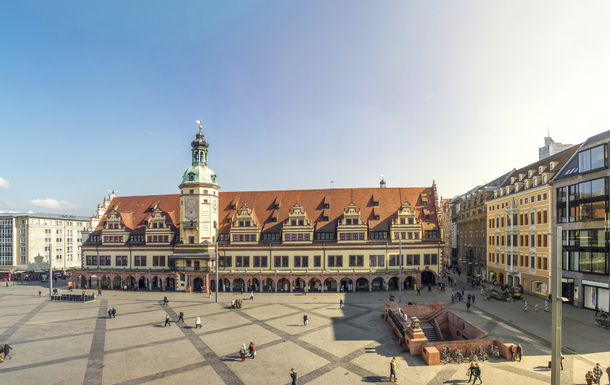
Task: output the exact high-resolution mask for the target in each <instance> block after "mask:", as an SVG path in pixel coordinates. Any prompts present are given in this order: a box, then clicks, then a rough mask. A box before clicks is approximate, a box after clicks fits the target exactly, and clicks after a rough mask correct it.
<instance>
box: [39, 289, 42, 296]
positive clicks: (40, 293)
mask: <svg viewBox="0 0 610 385" xmlns="http://www.w3.org/2000/svg"><path fill="white" fill-rule="evenodd" d="M40 297H42V291H40V290H38V298H40Z"/></svg>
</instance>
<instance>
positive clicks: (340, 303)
mask: <svg viewBox="0 0 610 385" xmlns="http://www.w3.org/2000/svg"><path fill="white" fill-rule="evenodd" d="M339 309H343V300H342V299H340V300H339Z"/></svg>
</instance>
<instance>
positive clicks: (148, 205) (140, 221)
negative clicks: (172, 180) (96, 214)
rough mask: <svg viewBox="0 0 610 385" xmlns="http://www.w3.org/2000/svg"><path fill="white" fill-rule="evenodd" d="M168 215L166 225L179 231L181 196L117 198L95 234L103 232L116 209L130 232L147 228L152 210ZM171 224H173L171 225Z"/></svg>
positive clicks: (113, 199)
mask: <svg viewBox="0 0 610 385" xmlns="http://www.w3.org/2000/svg"><path fill="white" fill-rule="evenodd" d="M157 205H158V206H159V208H160V209H161V210H162V211H163V214H164V215H166V223H168V225H169V226H170V227H171V228H173V229H177V228H178V224H179V222H180V195H179V194H170V195H139V196H130V197H118V196H115V197H113V198H112V200H111V201H110V204H109V206H108V210H107V211H106V213H104V216H103V217H102V219H101V220H100V221H99V223H98V225H97V227H96V228H95V230H94V232H98V231H101V230H102V226H103V223H104V222H106V219H107V217H108V213H109V212H110V211H111V209H113V208H115V209H116V211H117V213H118V214H119V215H120V216H121V220H122V222H123V224H124V225H125V227H126V230H128V231H135V230H138V229H141V228H142V229H143V228H145V224H144V221H146V220H148V219H150V217H151V214H152V209H153V208H154V207H156V206H157ZM170 222H171V223H170Z"/></svg>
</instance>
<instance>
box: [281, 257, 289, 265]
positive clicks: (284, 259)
mask: <svg viewBox="0 0 610 385" xmlns="http://www.w3.org/2000/svg"><path fill="white" fill-rule="evenodd" d="M282 267H289V265H288V257H287V256H283V257H282Z"/></svg>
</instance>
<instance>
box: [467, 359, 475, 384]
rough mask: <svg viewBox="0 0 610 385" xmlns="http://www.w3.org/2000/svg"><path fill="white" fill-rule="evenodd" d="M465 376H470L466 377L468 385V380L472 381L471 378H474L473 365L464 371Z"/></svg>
mask: <svg viewBox="0 0 610 385" xmlns="http://www.w3.org/2000/svg"><path fill="white" fill-rule="evenodd" d="M466 375H467V376H468V375H469V376H470V377H468V383H470V380H472V377H473V376H474V364H473V363H471V364H470V367H469V368H468V370H467V371H466Z"/></svg>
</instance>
